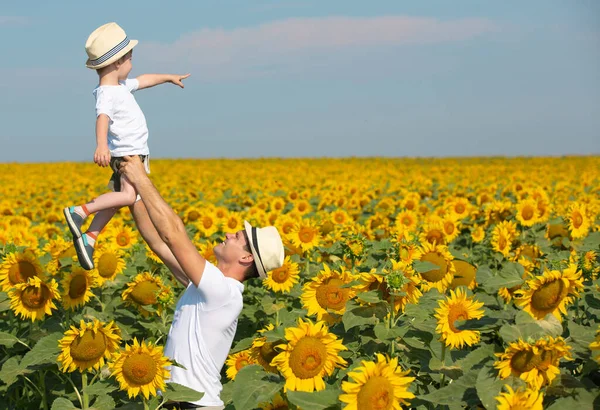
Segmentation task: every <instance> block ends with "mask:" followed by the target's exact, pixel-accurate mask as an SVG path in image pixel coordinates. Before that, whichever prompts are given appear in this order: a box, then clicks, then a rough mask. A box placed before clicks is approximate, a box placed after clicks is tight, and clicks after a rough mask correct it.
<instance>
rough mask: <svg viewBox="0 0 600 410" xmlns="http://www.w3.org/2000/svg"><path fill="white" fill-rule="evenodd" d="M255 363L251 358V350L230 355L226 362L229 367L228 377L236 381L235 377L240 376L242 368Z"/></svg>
mask: <svg viewBox="0 0 600 410" xmlns="http://www.w3.org/2000/svg"><path fill="white" fill-rule="evenodd" d="M254 363H256V362H255V361H254V359H253V358H251V357H250V349H246V350H242V351H241V352H237V353H233V354H230V355H229V356H228V357H227V360H226V361H225V364H226V365H227V377H229V379H230V380H235V375H236V374H238V372H239V371H240V370H241V368H242V367H244V366H248V365H249V364H254Z"/></svg>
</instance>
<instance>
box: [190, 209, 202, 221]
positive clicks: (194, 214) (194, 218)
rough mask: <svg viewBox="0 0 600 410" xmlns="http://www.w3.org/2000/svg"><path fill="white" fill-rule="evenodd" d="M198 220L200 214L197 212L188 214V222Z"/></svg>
mask: <svg viewBox="0 0 600 410" xmlns="http://www.w3.org/2000/svg"><path fill="white" fill-rule="evenodd" d="M198 218H200V214H199V213H198V211H191V212H190V213H189V214H188V220H189V221H197V220H198Z"/></svg>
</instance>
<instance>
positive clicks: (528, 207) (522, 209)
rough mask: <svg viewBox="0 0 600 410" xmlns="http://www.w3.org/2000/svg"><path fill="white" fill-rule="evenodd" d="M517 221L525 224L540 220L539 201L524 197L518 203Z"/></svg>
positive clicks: (533, 223)
mask: <svg viewBox="0 0 600 410" xmlns="http://www.w3.org/2000/svg"><path fill="white" fill-rule="evenodd" d="M517 221H519V223H520V224H521V225H523V226H533V225H535V224H536V223H537V222H538V203H537V201H536V200H535V199H524V200H522V201H520V202H519V203H518V204H517Z"/></svg>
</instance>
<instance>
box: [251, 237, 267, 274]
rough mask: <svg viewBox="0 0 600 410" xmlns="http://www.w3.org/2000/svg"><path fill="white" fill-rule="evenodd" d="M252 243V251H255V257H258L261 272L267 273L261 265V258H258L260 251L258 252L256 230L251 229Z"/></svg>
mask: <svg viewBox="0 0 600 410" xmlns="http://www.w3.org/2000/svg"><path fill="white" fill-rule="evenodd" d="M252 243H253V244H254V245H256V246H254V250H255V251H256V256H258V261H259V262H260V266H262V270H263V272H265V273H267V270H266V269H265V265H264V264H263V261H262V258H261V257H260V251H259V250H258V235H257V234H256V228H255V227H252Z"/></svg>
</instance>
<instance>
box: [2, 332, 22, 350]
mask: <svg viewBox="0 0 600 410" xmlns="http://www.w3.org/2000/svg"><path fill="white" fill-rule="evenodd" d="M18 341H19V339H18V338H17V337H16V336H15V335H11V334H10V333H6V332H0V345H3V346H6V347H13V346H14V344H15V343H17V342H18Z"/></svg>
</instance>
